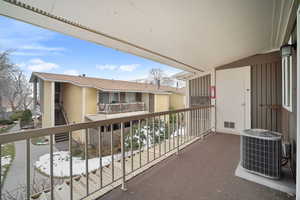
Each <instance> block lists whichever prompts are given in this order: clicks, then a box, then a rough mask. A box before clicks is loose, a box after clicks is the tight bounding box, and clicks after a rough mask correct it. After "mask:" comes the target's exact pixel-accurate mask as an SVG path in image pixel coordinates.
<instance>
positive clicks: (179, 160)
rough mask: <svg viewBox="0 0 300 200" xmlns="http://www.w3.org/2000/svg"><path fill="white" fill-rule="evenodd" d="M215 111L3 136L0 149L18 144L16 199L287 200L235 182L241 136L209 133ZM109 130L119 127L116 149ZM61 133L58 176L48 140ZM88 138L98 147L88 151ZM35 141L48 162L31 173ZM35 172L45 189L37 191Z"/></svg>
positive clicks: (205, 109) (55, 153)
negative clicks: (43, 143)
mask: <svg viewBox="0 0 300 200" xmlns="http://www.w3.org/2000/svg"><path fill="white" fill-rule="evenodd" d="M214 110H215V108H214V107H213V106H198V107H196V106H195V107H192V108H186V109H181V110H174V111H166V112H159V113H150V114H143V115H137V116H130V117H122V118H115V119H108V120H100V121H93V122H86V123H78V124H70V125H62V126H57V127H51V128H43V129H34V130H26V131H22V132H14V133H10V134H2V135H0V146H1V145H5V144H7V143H11V142H16V141H24V144H25V145H24V147H25V148H24V151H25V152H26V153H25V157H24V158H25V161H26V164H25V165H24V166H25V167H24V173H25V174H26V176H25V177H26V178H25V180H23V181H24V183H25V186H24V187H23V188H21V195H20V196H21V197H22V198H21V199H37V200H41V199H51V200H52V199H55V200H66V199H112V200H113V199H167V200H168V199H261V198H263V199H272V200H276V199H278V200H279V199H281V200H289V199H292V197H290V196H287V195H286V194H284V193H281V192H278V191H274V190H271V189H268V188H267V187H264V186H261V185H258V184H254V183H250V182H247V181H245V180H242V179H240V178H237V177H235V176H234V171H235V169H236V167H237V165H238V162H239V137H238V136H234V135H226V134H214V132H213V129H214V127H213V124H214V122H213V116H212V115H213V113H214ZM115 124H118V125H120V127H121V129H120V141H119V143H117V144H115V140H114V139H115V137H116V134H115V133H116V130H114V128H113V126H114V125H115ZM125 124H127V128H125V127H126V125H125ZM128 124H129V125H130V126H128ZM63 132H68V133H69V141H68V143H67V144H68V145H67V150H65V152H64V153H65V154H68V156H67V158H66V159H65V162H66V163H65V166H64V169H63V171H61V168H62V167H61V166H59V165H58V162H60V161H61V158H59V157H58V156H59V155H60V153H61V152H59V151H56V150H55V148H54V146H55V144H54V139H53V136H54V135H56V134H60V133H63ZM78 132H79V133H80V135H81V136H82V137H83V138H85V141H86V142H85V143H84V144H83V145H82V146H81V150H82V152H83V153H84V156H83V157H84V158H83V159H80V158H79V157H78V156H76V155H75V154H74V152H76V151H78V149H76V148H75V147H74V142H73V137H74V135H75V134H78ZM91 134H96V136H97V137H96V139H97V140H98V144H97V145H96V146H95V149H94V150H91V147H90V142H89V138H90V137H89V136H90V135H91ZM41 136H47V137H49V138H50V140H49V141H50V144H49V146H48V147H49V162H47V165H44V166H43V167H41V168H39V169H38V170H37V169H36V168H37V167H36V166H37V165H36V164H34V163H32V158H33V157H34V155H32V145H31V143H30V141H31V140H32V139H34V138H36V137H41ZM0 156H1V152H0ZM57 157H58V158H57ZM78 162H81V163H80V164H82V165H80V166H79V165H78ZM0 166H1V165H0ZM153 166H154V167H153ZM0 170H2V169H1V167H0ZM145 171H147V172H146V173H142V172H145ZM35 172H36V173H38V174H39V175H38V176H41V177H42V176H43V183H46V184H43V187H41V189H40V190H37V189H36V184H37V182H36V179H35V175H34V173H35ZM61 172H63V173H64V174H60V173H61ZM141 173H142V174H141ZM137 175H139V176H137ZM136 176H137V177H136ZM0 181H2V180H0ZM0 183H1V182H0ZM119 186H121V189H122V190H123V191H124V190H129V191H127V192H123V191H122V190H120V189H118V188H117V187H119ZM109 191H111V192H110V193H108V192H109ZM241 191H242V192H241ZM1 192H2V194H1V197H2V199H3V200H6V199H11V195H12V194H11V193H8V192H7V191H1Z"/></svg>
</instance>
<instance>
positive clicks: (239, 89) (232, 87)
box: [216, 66, 251, 134]
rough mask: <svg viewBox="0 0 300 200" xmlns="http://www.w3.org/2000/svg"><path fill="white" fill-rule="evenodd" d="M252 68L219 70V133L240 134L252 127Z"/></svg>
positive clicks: (217, 88)
mask: <svg viewBox="0 0 300 200" xmlns="http://www.w3.org/2000/svg"><path fill="white" fill-rule="evenodd" d="M250 73H251V68H250V66H247V67H239V68H232V69H224V70H217V72H216V111H217V116H216V117H217V118H216V121H217V131H218V132H224V133H234V134H239V131H240V130H243V129H247V128H250V127H251V113H250V112H251V110H250V108H251V102H250V101H251V96H250V95H251V91H250V89H251V80H250Z"/></svg>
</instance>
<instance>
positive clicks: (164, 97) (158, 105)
mask: <svg viewBox="0 0 300 200" xmlns="http://www.w3.org/2000/svg"><path fill="white" fill-rule="evenodd" d="M154 102H155V103H154V112H162V111H168V110H169V108H170V95H169V94H155V95H154Z"/></svg>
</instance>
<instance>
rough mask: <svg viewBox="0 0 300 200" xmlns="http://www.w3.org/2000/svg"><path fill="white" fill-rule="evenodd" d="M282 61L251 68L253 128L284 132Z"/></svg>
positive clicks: (256, 65) (255, 65)
mask: <svg viewBox="0 0 300 200" xmlns="http://www.w3.org/2000/svg"><path fill="white" fill-rule="evenodd" d="M281 99H282V87H281V61H280V60H274V61H272V62H268V63H261V64H254V65H252V66H251V127H252V128H261V129H267V130H272V131H277V132H282V123H281V122H282V120H281V119H282V113H281Z"/></svg>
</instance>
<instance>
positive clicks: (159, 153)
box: [158, 116, 161, 157]
mask: <svg viewBox="0 0 300 200" xmlns="http://www.w3.org/2000/svg"><path fill="white" fill-rule="evenodd" d="M158 119H159V121H158V144H159V146H158V155H159V157H160V156H161V143H160V129H161V119H160V116H159V118H158Z"/></svg>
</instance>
